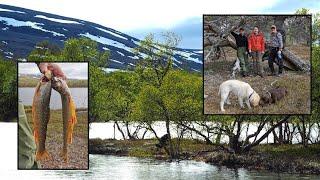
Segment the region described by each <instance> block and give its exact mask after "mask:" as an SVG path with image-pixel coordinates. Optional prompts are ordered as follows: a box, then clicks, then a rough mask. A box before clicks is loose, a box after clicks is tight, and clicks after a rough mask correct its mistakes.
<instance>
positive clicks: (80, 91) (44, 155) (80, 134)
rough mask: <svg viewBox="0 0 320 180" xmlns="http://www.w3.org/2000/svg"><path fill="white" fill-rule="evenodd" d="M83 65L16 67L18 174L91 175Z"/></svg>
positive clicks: (86, 74) (52, 64)
mask: <svg viewBox="0 0 320 180" xmlns="http://www.w3.org/2000/svg"><path fill="white" fill-rule="evenodd" d="M88 66H89V64H88V63H87V62H81V63H80V62H79V63H73V62H72V63H69V62H68V63H67V62H59V63H58V62H41V63H38V62H19V63H18V99H19V103H18V104H19V107H18V114H19V117H18V169H19V170H21V169H70V170H72V169H78V170H86V169H89V155H88V132H89V130H88Z"/></svg>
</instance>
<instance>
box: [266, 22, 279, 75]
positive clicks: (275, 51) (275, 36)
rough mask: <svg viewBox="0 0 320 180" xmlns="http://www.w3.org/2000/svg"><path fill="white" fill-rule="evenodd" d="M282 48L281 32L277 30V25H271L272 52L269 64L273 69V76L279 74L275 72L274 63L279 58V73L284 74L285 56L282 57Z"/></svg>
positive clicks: (271, 69)
mask: <svg viewBox="0 0 320 180" xmlns="http://www.w3.org/2000/svg"><path fill="white" fill-rule="evenodd" d="M282 49H283V39H282V35H281V33H279V32H277V28H276V26H275V25H272V26H271V34H270V49H269V51H270V53H269V58H268V64H269V68H270V71H271V74H270V75H272V76H275V75H277V74H276V73H275V70H274V67H273V63H274V62H275V61H276V59H277V60H278V65H279V73H278V76H280V75H282V71H283V58H282Z"/></svg>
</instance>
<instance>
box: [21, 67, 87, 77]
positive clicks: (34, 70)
mask: <svg viewBox="0 0 320 180" xmlns="http://www.w3.org/2000/svg"><path fill="white" fill-rule="evenodd" d="M57 64H59V65H60V67H61V69H62V71H63V72H64V73H65V75H66V76H67V78H68V79H88V63H57ZM18 68H19V75H20V74H36V75H40V74H41V73H40V71H39V69H38V67H37V65H36V64H35V63H19V66H18Z"/></svg>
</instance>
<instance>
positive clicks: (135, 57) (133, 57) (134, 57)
mask: <svg viewBox="0 0 320 180" xmlns="http://www.w3.org/2000/svg"><path fill="white" fill-rule="evenodd" d="M128 57H129V58H131V59H139V57H138V56H128Z"/></svg>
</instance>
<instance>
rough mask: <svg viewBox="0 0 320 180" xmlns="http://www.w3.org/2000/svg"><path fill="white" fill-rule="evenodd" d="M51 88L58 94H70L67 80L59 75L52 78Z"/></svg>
mask: <svg viewBox="0 0 320 180" xmlns="http://www.w3.org/2000/svg"><path fill="white" fill-rule="evenodd" d="M52 88H53V89H54V90H56V91H58V92H59V93H60V94H70V89H69V87H68V85H67V82H66V81H65V80H63V79H61V78H59V77H53V78H52Z"/></svg>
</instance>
